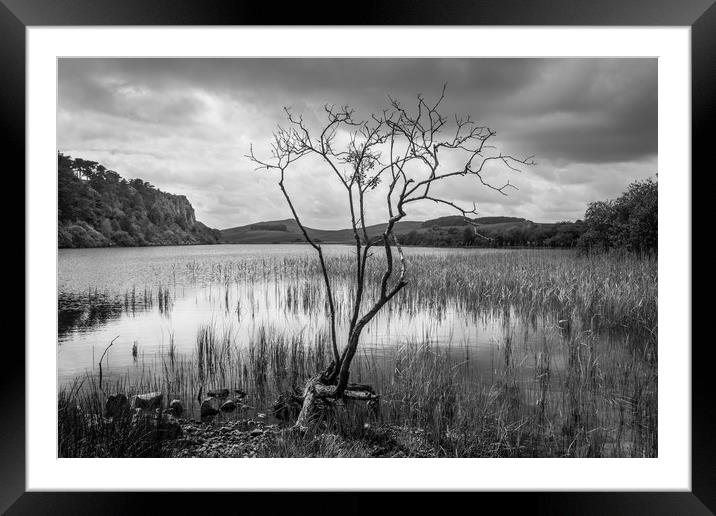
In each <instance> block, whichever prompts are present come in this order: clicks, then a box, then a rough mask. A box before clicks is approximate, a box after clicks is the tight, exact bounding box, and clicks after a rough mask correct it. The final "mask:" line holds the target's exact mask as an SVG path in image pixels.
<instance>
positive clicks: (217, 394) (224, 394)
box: [206, 389, 229, 399]
mask: <svg viewBox="0 0 716 516" xmlns="http://www.w3.org/2000/svg"><path fill="white" fill-rule="evenodd" d="M206 394H207V396H209V397H210V398H222V399H226V398H228V397H229V389H214V390H213V391H209V392H207V393H206Z"/></svg>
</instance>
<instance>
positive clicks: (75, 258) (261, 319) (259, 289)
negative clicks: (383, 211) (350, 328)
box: [58, 245, 520, 383]
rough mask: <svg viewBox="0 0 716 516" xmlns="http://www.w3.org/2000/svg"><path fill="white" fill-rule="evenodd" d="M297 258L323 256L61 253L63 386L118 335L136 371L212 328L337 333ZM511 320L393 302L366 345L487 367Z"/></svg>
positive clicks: (340, 293)
mask: <svg viewBox="0 0 716 516" xmlns="http://www.w3.org/2000/svg"><path fill="white" fill-rule="evenodd" d="M324 252H325V254H326V255H327V257H328V259H329V262H330V259H331V258H333V257H352V256H355V255H354V250H353V248H352V247H350V246H339V245H335V246H333V245H326V246H324ZM406 252H407V255H408V257H411V256H415V255H446V254H455V253H473V254H474V253H494V252H504V251H492V250H465V249H431V248H410V249H408V250H407V251H406ZM297 257H298V258H299V259H300V258H302V257H305V259H306V261H312V260H314V259H315V251H314V250H313V249H312V248H310V247H309V246H305V245H220V246H179V247H145V248H119V249H117V248H104V249H61V250H60V251H59V264H58V336H59V338H58V342H59V346H58V376H59V380H60V382H61V383H62V382H66V381H68V380H72V379H74V378H76V377H78V376H81V375H84V374H85V373H86V372H88V371H90V372H91V371H94V370H95V369H96V368H97V362H98V360H99V357H100V356H101V354H102V352H103V351H104V349H105V348H106V347H107V345H108V344H109V343H110V342H111V341H112V339H114V338H115V337H117V339H116V341H115V343H114V345H113V346H112V348H110V351H109V352H108V354H107V362H108V364H109V367H108V368H107V369H109V370H111V371H112V373H113V374H123V373H129V374H130V375H131V374H132V373H133V372H136V371H138V370H139V368H141V367H142V363H146V362H147V360H149V361H151V360H152V358H153V357H155V356H157V357H158V356H161V355H163V354H166V353H167V351H168V349H169V347H170V346H172V345H173V346H174V347H175V348H174V349H175V350H176V352H177V353H187V354H190V353H192V352H193V351H194V350H195V349H196V340H197V335H198V333H199V331H200V329H201V328H202V327H205V326H207V325H210V326H212V327H213V328H214V329H215V330H216V331H217V332H218V333H220V334H221V335H228V336H230V337H231V338H232V339H233V341H234V342H235V343H237V345H239V346H240V345H241V344H242V343H246V342H248V341H249V340H250V339H251V338H253V337H255V336H256V334H257V332H259V331H261V329H262V328H263V329H265V328H267V327H268V328H275V329H278V330H280V331H283V332H287V333H290V334H293V335H296V334H298V335H303V336H305V337H306V338H307V339H309V340H310V338H311V336H313V335H315V334H316V333H317V332H328V328H329V326H328V321H327V318H326V316H325V312H324V310H323V309H322V308H321V304H322V302H323V301H322V299H323V292H322V285H321V284H320V282H319V283H317V282H316V281H315V279H307V278H301V277H291V276H285V275H284V274H282V272H281V271H280V270H279V269H280V267H282V266H283V265H284V264H285V263H287V262H286V260H295V259H296V258H297ZM350 288H351V285H350V283H349V282H347V281H341V280H340V279H337V280H336V287H335V290H336V298H337V303H336V304H337V306H338V307H339V324H338V333H339V335H340V334H341V332H343V333H345V331H346V326H347V324H346V323H345V322H346V321H347V319H348V317H347V316H346V317H340V315H345V314H341V313H340V309H341V307H348V306H349V301H350V295H351V293H350ZM312 296H313V297H315V296H319V297H320V300H318V301H316V300H315V299H312ZM158 298H161V299H158ZM341 301H344V302H343V303H342V302H341ZM317 307H318V308H317ZM504 324H505V321H504V320H503V318H502V317H498V316H493V315H490V314H483V316H481V317H476V315H475V314H470V315H468V314H465V313H461V311H460V309H459V307H457V306H451V305H450V303H447V305H445V306H443V305H442V304H441V305H440V306H439V307H436V308H435V309H434V310H430V309H429V308H428V309H426V308H423V307H420V308H417V309H411V310H396V309H393V308H392V307H391V306H389V307H388V308H387V309H385V310H384V311H383V312H381V314H380V315H379V316H378V317H376V319H374V321H373V322H372V323H371V324H370V325H369V326H368V327H367V328H366V329H365V331H364V333H363V338H362V342H361V347H362V349H364V350H366V349H371V350H372V351H373V352H375V353H382V352H385V351H386V350H389V349H390V348H391V347H394V346H397V345H399V344H401V343H405V342H409V341H422V340H423V339H424V338H426V337H428V338H429V339H430V340H431V341H432V342H433V343H434V344H435V345H436V346H438V347H441V346H442V347H448V346H449V347H451V348H455V349H461V350H463V351H464V350H465V349H466V348H467V349H469V350H472V351H474V352H475V353H473V357H472V359H473V360H474V361H476V362H483V363H484V364H486V365H487V364H488V363H491V362H493V361H494V360H495V356H494V354H495V349H496V346H498V345H499V344H500V342H501V338H502V335H503V332H504ZM512 324H513V330H514V328H515V325H516V327H519V326H520V324H519V321H517V320H516V319H514V320H513V323H512ZM135 347H136V356H135V355H133V349H135ZM138 359H141V360H138Z"/></svg>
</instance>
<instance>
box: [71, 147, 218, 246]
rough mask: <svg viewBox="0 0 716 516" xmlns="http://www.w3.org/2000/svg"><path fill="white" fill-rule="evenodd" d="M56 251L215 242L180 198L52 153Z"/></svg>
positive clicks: (93, 164)
mask: <svg viewBox="0 0 716 516" xmlns="http://www.w3.org/2000/svg"><path fill="white" fill-rule="evenodd" d="M57 174H58V219H59V223H58V229H57V239H58V246H59V247H108V246H125V247H130V246H148V245H182V244H215V243H218V242H219V241H220V239H221V233H220V232H219V230H217V229H212V228H209V227H207V226H205V225H204V224H202V223H201V222H199V221H197V220H196V218H195V216H194V208H193V207H192V205H191V203H190V202H189V200H188V199H187V198H186V197H185V196H183V195H173V194H170V193H167V192H162V191H161V190H159V189H157V188H155V187H154V186H152V185H151V184H149V183H147V182H145V181H143V180H141V179H131V180H129V181H128V180H126V179H124V178H122V177H121V176H120V175H119V174H118V173H116V172H114V171H112V170H108V169H106V168H105V167H104V166H103V165H101V164H99V163H96V162H94V161H87V160H83V159H81V158H77V159H73V158H71V157H69V156H65V155H63V154H59V155H58V167H57Z"/></svg>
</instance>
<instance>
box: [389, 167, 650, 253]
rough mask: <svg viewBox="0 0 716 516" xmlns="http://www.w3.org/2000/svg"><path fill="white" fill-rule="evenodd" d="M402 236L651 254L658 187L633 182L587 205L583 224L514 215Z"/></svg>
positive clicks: (448, 220) (435, 242)
mask: <svg viewBox="0 0 716 516" xmlns="http://www.w3.org/2000/svg"><path fill="white" fill-rule="evenodd" d="M423 227H424V229H422V228H421V230H413V231H410V232H408V233H407V234H405V235H401V241H402V242H403V243H404V244H406V245H427V246H445V247H448V246H449V247H456V246H466V247H574V248H579V249H581V250H584V251H606V250H610V249H624V250H627V251H630V252H636V253H651V252H656V251H657V246H658V183H657V180H656V179H652V178H647V179H645V180H641V181H634V182H632V183H631V184H630V185H629V186H628V187H627V190H626V191H625V192H624V193H623V194H622V195H620V196H619V197H618V198H616V199H611V200H605V201H596V202H592V203H590V204H589V205H588V207H587V210H586V213H585V215H584V219H583V220H577V221H575V222H569V221H564V222H556V223H549V224H544V223H536V222H532V221H529V220H525V219H517V218H513V217H483V218H478V219H473V220H471V221H466V220H465V219H464V218H463V217H460V216H455V217H443V218H441V219H436V220H434V221H428V222H426V223H424V224H423Z"/></svg>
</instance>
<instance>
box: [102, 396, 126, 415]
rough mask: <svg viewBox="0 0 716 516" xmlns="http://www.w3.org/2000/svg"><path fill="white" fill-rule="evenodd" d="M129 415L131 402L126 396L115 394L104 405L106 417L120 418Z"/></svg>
mask: <svg viewBox="0 0 716 516" xmlns="http://www.w3.org/2000/svg"><path fill="white" fill-rule="evenodd" d="M128 413H129V400H128V399H127V396H125V395H124V394H121V393H120V394H114V395H112V396H110V397H109V398H107V402H106V403H105V405H104V415H105V417H120V416H123V415H126V414H128Z"/></svg>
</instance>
